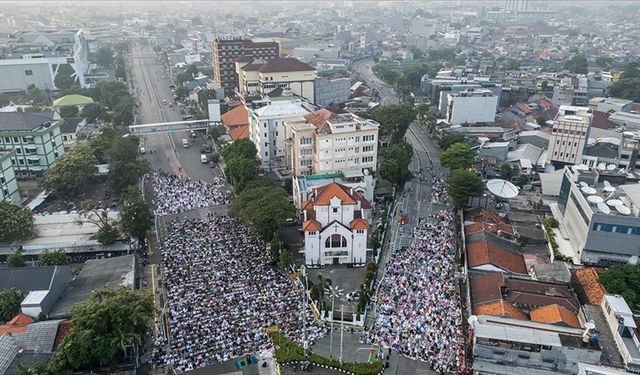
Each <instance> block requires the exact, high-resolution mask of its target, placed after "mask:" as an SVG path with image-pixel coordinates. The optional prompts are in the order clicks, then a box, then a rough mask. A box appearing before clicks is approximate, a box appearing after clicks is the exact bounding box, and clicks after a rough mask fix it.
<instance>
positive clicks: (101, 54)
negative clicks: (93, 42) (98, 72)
mask: <svg viewBox="0 0 640 375" xmlns="http://www.w3.org/2000/svg"><path fill="white" fill-rule="evenodd" d="M96 64H98V65H100V66H103V67H108V66H111V65H112V64H113V49H111V46H102V47H100V48H99V49H98V51H97V52H96Z"/></svg>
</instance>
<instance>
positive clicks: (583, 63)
mask: <svg viewBox="0 0 640 375" xmlns="http://www.w3.org/2000/svg"><path fill="white" fill-rule="evenodd" d="M588 67H589V62H588V61H587V57H586V56H585V55H575V56H573V57H572V58H570V59H569V60H567V61H566V62H565V63H564V68H565V69H567V70H569V71H570V72H572V73H577V74H587V71H588V69H587V68H588Z"/></svg>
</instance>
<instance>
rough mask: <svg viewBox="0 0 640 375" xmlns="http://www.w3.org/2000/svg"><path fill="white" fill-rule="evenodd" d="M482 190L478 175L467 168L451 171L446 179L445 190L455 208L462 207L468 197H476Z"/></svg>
mask: <svg viewBox="0 0 640 375" xmlns="http://www.w3.org/2000/svg"><path fill="white" fill-rule="evenodd" d="M483 191H484V185H483V184H482V179H481V178H480V176H478V175H477V174H475V173H474V172H471V171H469V170H467V169H455V170H453V171H451V175H449V179H448V180H447V192H448V193H449V197H450V198H451V200H452V201H453V205H454V206H455V207H456V208H460V207H462V206H463V205H464V204H465V203H467V201H468V200H469V197H478V196H480V195H481V194H482V192H483Z"/></svg>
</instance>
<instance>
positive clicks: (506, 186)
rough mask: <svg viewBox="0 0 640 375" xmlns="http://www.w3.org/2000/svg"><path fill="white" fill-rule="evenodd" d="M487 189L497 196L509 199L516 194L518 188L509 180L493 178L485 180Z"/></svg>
mask: <svg viewBox="0 0 640 375" xmlns="http://www.w3.org/2000/svg"><path fill="white" fill-rule="evenodd" d="M487 189H489V191H490V192H491V194H493V195H495V196H496V197H498V198H504V199H511V198H515V197H517V196H518V188H517V187H516V185H514V184H512V183H511V182H509V181H506V180H501V179H499V178H494V179H493V180H489V181H488V182H487Z"/></svg>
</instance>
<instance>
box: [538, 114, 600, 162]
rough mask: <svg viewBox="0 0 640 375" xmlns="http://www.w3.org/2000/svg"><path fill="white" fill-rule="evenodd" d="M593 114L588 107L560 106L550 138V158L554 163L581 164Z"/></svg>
mask: <svg viewBox="0 0 640 375" xmlns="http://www.w3.org/2000/svg"><path fill="white" fill-rule="evenodd" d="M592 119H593V115H592V113H591V109H590V108H588V107H574V106H568V105H563V106H560V109H559V110H558V114H557V115H556V118H555V119H554V120H553V129H552V130H551V137H550V138H549V153H548V159H549V160H550V161H551V162H552V163H554V164H560V165H562V164H580V161H581V160H582V152H583V150H584V146H585V144H586V143H587V139H589V131H590V130H591V121H592Z"/></svg>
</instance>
